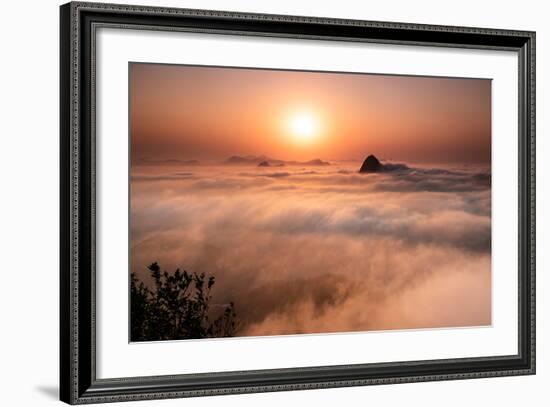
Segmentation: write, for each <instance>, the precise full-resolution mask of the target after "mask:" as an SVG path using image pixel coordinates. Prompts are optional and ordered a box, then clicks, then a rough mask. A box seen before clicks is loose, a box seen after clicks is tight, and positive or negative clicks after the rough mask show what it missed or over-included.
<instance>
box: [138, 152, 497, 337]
mask: <svg viewBox="0 0 550 407" xmlns="http://www.w3.org/2000/svg"><path fill="white" fill-rule="evenodd" d="M359 166H360V163H354V162H341V163H335V164H334V163H333V165H330V166H326V167H314V166H311V167H307V166H303V167H302V166H285V167H271V168H270V167H266V168H259V167H255V166H251V165H249V166H229V165H203V166H200V165H199V166H192V167H191V166H188V167H185V166H166V165H158V166H133V167H132V181H131V218H130V230H131V269H132V271H134V272H136V273H137V274H138V276H139V277H140V278H142V279H144V280H147V279H148V278H149V277H148V272H147V269H146V266H147V265H148V264H150V263H152V262H154V261H157V262H159V263H160V265H161V267H162V268H163V269H166V270H168V271H173V270H175V268H180V269H185V270H187V271H190V272H198V273H202V272H204V273H206V274H209V275H214V276H215V277H216V284H215V286H214V289H213V299H212V302H213V303H214V304H215V306H214V309H215V308H216V304H217V305H219V306H220V307H221V306H222V305H223V304H226V303H228V302H230V301H233V302H234V303H235V305H236V311H237V315H238V318H239V320H240V330H239V332H238V334H239V335H243V336H244V335H272V334H300V333H320V332H342V331H367V330H381V329H409V328H437V327H460V326H480V325H489V324H491V176H490V169H489V168H488V167H483V166H460V167H454V168H453V167H444V166H431V167H428V166H415V165H405V164H391V163H390V164H388V165H387V166H386V171H384V172H380V173H370V174H359V173H358V172H357V168H359Z"/></svg>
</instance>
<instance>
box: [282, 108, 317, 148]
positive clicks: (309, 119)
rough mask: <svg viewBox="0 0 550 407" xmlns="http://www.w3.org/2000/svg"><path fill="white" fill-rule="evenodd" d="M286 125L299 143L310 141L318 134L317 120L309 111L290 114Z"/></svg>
mask: <svg viewBox="0 0 550 407" xmlns="http://www.w3.org/2000/svg"><path fill="white" fill-rule="evenodd" d="M288 127H289V130H290V133H291V135H292V137H293V139H294V140H295V141H298V142H300V143H307V142H311V141H313V140H314V139H315V138H317V136H318V135H319V121H318V120H317V118H316V117H315V116H314V115H313V114H311V113H309V112H299V113H294V114H293V115H291V116H290V118H289V120H288Z"/></svg>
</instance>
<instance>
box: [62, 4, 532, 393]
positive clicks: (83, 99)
mask: <svg viewBox="0 0 550 407" xmlns="http://www.w3.org/2000/svg"><path fill="white" fill-rule="evenodd" d="M60 20H61V38H60V40H61V41H60V50H61V51H60V59H61V60H60V75H61V78H60V103H61V108H60V120H61V125H60V128H61V142H60V144H61V165H60V167H61V172H60V178H61V205H60V210H61V225H60V233H61V243H60V263H61V264H60V269H61V270H60V271H61V274H60V295H61V301H60V318H61V321H60V338H61V340H60V395H61V400H62V401H65V402H67V403H71V404H82V403H99V402H110V401H125V400H141V399H161V398H172V397H189V396H205V395H219V394H230V393H249V392H266V391H279V390H298V389H316V388H327V387H340V386H357V385H370V384H386V383H403V382H416V381H428V380H450V379H470V378H476V377H492V376H505V375H524V374H534V373H535V33H534V32H526V31H510V30H496V29H481V28H469V27H449V26H434V25H417V24H404V23H389V22H373V21H357V20H340V19H329V18H312V17H296V16H281V15H262V14H245V13H231V12H222V11H206V10H188V9H172V8H156V7H142V6H127V5H114V4H97V3H81V2H73V3H68V4H65V5H63V6H61V8H60ZM100 26H116V27H124V28H128V29H147V30H175V31H192V32H209V33H222V34H223V33H225V34H239V35H255V36H274V37H281V36H282V37H288V38H302V39H324V40H333V41H359V42H377V43H393V44H407V45H417V46H426V45H429V46H441V47H462V48H476V49H490V50H513V51H515V52H517V53H518V56H519V106H518V109H519V123H518V126H519V138H518V143H519V168H518V178H519V191H518V200H519V236H518V245H519V264H518V273H519V286H518V297H519V331H518V332H519V338H518V341H519V352H518V354H516V355H508V356H500V357H476V358H464V359H444V360H441V359H439V360H422V361H414V362H401V363H400V362H391V363H376V364H357V365H347V366H343V365H338V366H324V367H304V368H288V369H270V370H256V371H240V372H230V373H206V374H188V375H177V376H149V377H130V378H116V379H97V378H96V349H95V295H96V293H95V256H94V254H95V196H94V193H95V117H94V114H95V97H94V92H95V54H94V52H95V46H94V38H95V29H96V28H97V27H100Z"/></svg>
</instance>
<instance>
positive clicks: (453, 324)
mask: <svg viewBox="0 0 550 407" xmlns="http://www.w3.org/2000/svg"><path fill="white" fill-rule="evenodd" d="M60 21H61V42H60V50H61V52H60V55H61V63H60V67H61V72H60V74H61V90H60V92H61V98H60V99H61V126H60V127H61V141H60V142H61V174H60V176H61V181H60V182H61V276H60V292H61V301H60V303H61V310H60V312H61V334H60V336H61V344H60V346H61V362H60V363H61V365H60V366H61V377H60V383H61V384H60V387H61V391H60V394H61V400H63V401H65V402H67V403H70V404H80V403H96V402H97V403H99V402H111V401H113V402H115V401H125V400H142V399H161V398H175V397H192V396H205V395H220V394H234V393H246V392H268V391H280V390H297V389H319V388H327V387H340V386H358V385H371V384H388V383H403V382H416V381H430V380H452V379H471V378H478V377H493V376H504V375H525V374H534V373H535V33H534V32H524V31H521V32H519V31H513V30H500V29H499V30H496V29H484V28H470V27H449V26H430V25H417V24H404V23H391V22H374V21H357V20H341V19H330V18H315V17H297V16H281V15H260V14H245V13H230V12H222V11H207V10H190V9H171V8H170V9H169V8H156V7H143V6H128V5H114V4H95V3H79V2H77V3H68V4H66V5H63V6H61V9H60Z"/></svg>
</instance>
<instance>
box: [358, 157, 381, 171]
mask: <svg viewBox="0 0 550 407" xmlns="http://www.w3.org/2000/svg"><path fill="white" fill-rule="evenodd" d="M382 167H383V166H382V163H380V161H378V158H376V157H375V156H374V155H372V154H371V155H369V156H368V157H367V158H366V159H365V161H363V165H362V166H361V169H360V170H359V172H378V171H381V170H382Z"/></svg>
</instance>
